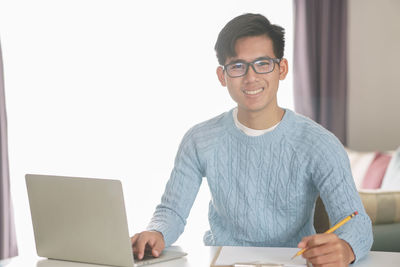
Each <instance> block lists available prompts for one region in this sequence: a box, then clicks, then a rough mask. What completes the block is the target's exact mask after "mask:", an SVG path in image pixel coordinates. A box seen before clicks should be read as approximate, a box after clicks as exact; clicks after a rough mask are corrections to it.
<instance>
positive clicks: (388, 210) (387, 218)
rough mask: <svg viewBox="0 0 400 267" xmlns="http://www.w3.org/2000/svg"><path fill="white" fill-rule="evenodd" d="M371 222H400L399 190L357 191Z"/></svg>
mask: <svg viewBox="0 0 400 267" xmlns="http://www.w3.org/2000/svg"><path fill="white" fill-rule="evenodd" d="M359 194H360V197H361V200H362V202H363V204H364V207H365V210H366V212H367V214H368V215H369V217H370V218H371V221H372V224H385V223H395V222H400V192H399V191H383V190H362V191H359Z"/></svg>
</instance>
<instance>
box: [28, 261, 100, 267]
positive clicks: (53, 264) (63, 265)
mask: <svg viewBox="0 0 400 267" xmlns="http://www.w3.org/2000/svg"><path fill="white" fill-rule="evenodd" d="M99 266H105V265H96V264H89V263H81V262H73V261H60V260H48V259H45V260H41V261H38V262H37V264H36V267H99Z"/></svg>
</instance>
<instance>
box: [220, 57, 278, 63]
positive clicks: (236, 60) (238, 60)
mask: <svg viewBox="0 0 400 267" xmlns="http://www.w3.org/2000/svg"><path fill="white" fill-rule="evenodd" d="M262 59H272V58H271V57H268V56H263V57H258V58H256V59H254V60H252V61H250V62H254V61H258V60H262ZM235 63H248V61H246V60H244V59H240V58H238V59H235V60H232V61H231V62H229V63H228V64H226V65H229V64H235Z"/></svg>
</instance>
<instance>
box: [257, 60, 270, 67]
mask: <svg viewBox="0 0 400 267" xmlns="http://www.w3.org/2000/svg"><path fill="white" fill-rule="evenodd" d="M270 64H271V63H270V62H269V60H258V61H256V62H254V65H256V66H257V67H264V66H269V65H270Z"/></svg>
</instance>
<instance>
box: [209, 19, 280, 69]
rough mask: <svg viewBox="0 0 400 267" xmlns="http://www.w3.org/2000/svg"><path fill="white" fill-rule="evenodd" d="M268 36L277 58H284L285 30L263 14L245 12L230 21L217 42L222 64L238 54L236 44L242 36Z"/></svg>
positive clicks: (216, 46)
mask: <svg viewBox="0 0 400 267" xmlns="http://www.w3.org/2000/svg"><path fill="white" fill-rule="evenodd" d="M260 35H266V36H268V37H269V38H270V39H271V40H272V43H273V49H274V54H275V56H276V57H277V58H280V59H281V58H283V51H284V47H285V30H284V29H283V28H282V27H281V26H279V25H274V24H271V23H270V22H269V20H268V19H267V18H266V17H264V16H263V15H261V14H251V13H247V14H243V15H240V16H238V17H236V18H234V19H232V20H231V21H229V22H228V23H227V24H226V25H225V27H224V28H223V29H222V30H221V32H220V33H219V35H218V39H217V42H216V43H215V47H214V48H215V52H217V58H218V62H219V64H220V65H224V64H225V62H226V59H227V58H229V57H234V56H236V51H235V44H236V41H237V40H238V39H240V38H242V37H249V36H260Z"/></svg>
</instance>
